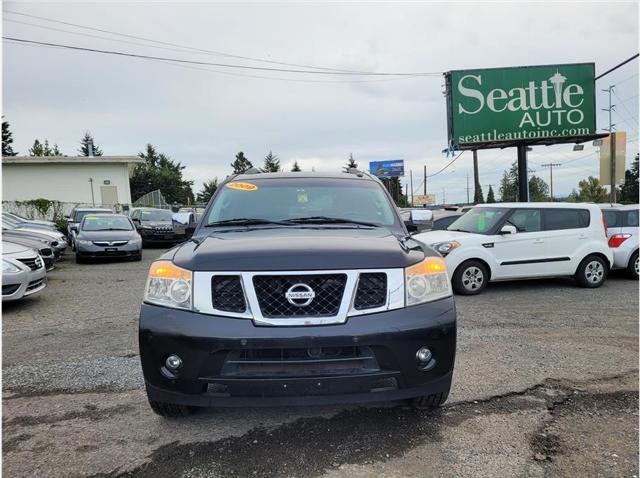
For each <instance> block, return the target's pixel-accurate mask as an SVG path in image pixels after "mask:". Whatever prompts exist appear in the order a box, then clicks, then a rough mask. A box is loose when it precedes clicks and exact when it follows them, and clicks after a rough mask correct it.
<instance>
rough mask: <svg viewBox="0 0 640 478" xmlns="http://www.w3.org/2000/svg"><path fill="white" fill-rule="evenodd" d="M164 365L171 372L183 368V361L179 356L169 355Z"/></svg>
mask: <svg viewBox="0 0 640 478" xmlns="http://www.w3.org/2000/svg"><path fill="white" fill-rule="evenodd" d="M164 363H165V364H166V366H167V368H168V369H169V370H178V369H179V368H180V367H182V359H181V358H180V357H178V356H177V355H169V356H168V357H167V360H165V362H164Z"/></svg>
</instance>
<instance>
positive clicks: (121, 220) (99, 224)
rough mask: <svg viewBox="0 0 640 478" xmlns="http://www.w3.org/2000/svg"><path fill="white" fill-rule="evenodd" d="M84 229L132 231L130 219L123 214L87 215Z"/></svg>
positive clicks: (83, 224) (83, 225) (83, 223)
mask: <svg viewBox="0 0 640 478" xmlns="http://www.w3.org/2000/svg"><path fill="white" fill-rule="evenodd" d="M81 229H82V230H83V231H131V230H132V229H133V227H132V226H131V223H130V222H129V219H127V218H126V217H122V216H85V218H84V221H83V222H82V227H81Z"/></svg>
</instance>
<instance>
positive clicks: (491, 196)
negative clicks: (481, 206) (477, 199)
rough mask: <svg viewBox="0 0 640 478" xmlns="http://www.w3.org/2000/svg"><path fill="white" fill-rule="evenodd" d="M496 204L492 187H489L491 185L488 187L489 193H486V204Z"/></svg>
mask: <svg viewBox="0 0 640 478" xmlns="http://www.w3.org/2000/svg"><path fill="white" fill-rule="evenodd" d="M494 202H496V197H495V195H494V194H493V187H491V185H490V186H489V192H488V193H487V203H488V204H492V203H494Z"/></svg>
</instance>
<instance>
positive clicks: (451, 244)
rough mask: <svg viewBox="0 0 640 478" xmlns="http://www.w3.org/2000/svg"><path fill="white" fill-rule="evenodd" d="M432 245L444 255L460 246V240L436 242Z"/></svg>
mask: <svg viewBox="0 0 640 478" xmlns="http://www.w3.org/2000/svg"><path fill="white" fill-rule="evenodd" d="M431 247H433V248H434V249H435V250H436V251H438V252H439V253H440V254H442V257H444V256H446V255H447V254H449V253H450V252H451V251H453V250H454V249H457V248H458V247H460V243H459V242H458V241H447V242H436V243H435V244H431Z"/></svg>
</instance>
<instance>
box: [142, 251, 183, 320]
mask: <svg viewBox="0 0 640 478" xmlns="http://www.w3.org/2000/svg"><path fill="white" fill-rule="evenodd" d="M192 278H193V273H192V272H191V271H189V270H186V269H182V268H181V267H178V266H176V265H175V264H174V263H173V262H171V261H156V262H154V263H153V264H151V269H149V277H148V278H147V287H146V288H145V291H144V301H145V302H148V303H150V304H157V305H163V306H165V307H173V308H176V309H186V310H191V303H192V300H191V283H192Z"/></svg>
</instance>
